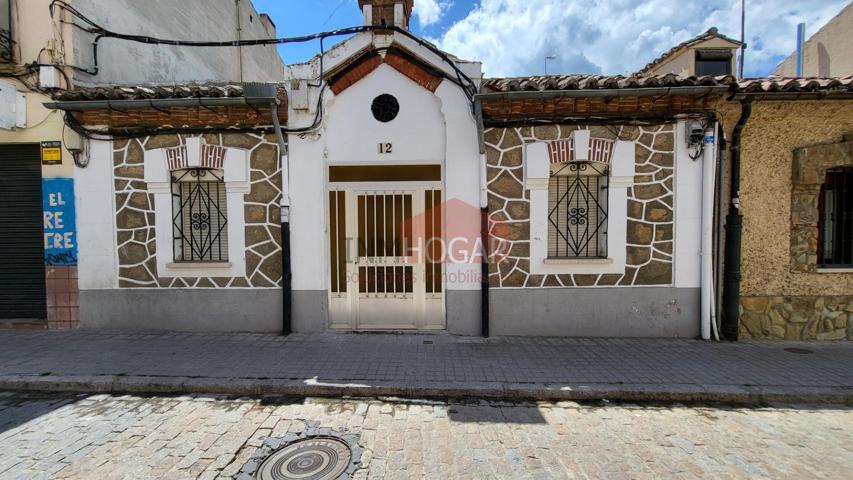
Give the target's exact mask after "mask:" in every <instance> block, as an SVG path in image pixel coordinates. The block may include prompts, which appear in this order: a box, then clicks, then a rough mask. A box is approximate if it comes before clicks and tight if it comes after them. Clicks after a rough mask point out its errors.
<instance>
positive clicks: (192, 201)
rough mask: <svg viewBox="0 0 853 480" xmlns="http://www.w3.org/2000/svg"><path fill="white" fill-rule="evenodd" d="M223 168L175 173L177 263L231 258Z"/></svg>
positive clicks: (173, 206) (173, 226)
mask: <svg viewBox="0 0 853 480" xmlns="http://www.w3.org/2000/svg"><path fill="white" fill-rule="evenodd" d="M224 178H225V177H224V174H223V172H222V171H221V170H212V169H204V168H189V169H184V170H178V171H174V172H172V231H173V251H174V260H175V262H226V261H228V214H227V206H226V203H227V202H226V195H225V180H224Z"/></svg>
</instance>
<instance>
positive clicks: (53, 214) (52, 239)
mask: <svg viewBox="0 0 853 480" xmlns="http://www.w3.org/2000/svg"><path fill="white" fill-rule="evenodd" d="M42 208H43V210H44V263H45V264H46V265H77V212H76V210H75V208H74V180H73V179H70V178H45V179H42Z"/></svg>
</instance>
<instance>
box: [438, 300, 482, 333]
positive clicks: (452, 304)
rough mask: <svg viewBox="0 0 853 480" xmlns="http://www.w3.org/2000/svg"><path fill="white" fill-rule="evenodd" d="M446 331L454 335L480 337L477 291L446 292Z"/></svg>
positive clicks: (480, 324) (479, 310)
mask: <svg viewBox="0 0 853 480" xmlns="http://www.w3.org/2000/svg"><path fill="white" fill-rule="evenodd" d="M445 295H446V296H445V303H446V306H447V331H448V332H449V333H452V334H454V335H481V334H482V332H481V330H482V321H481V316H480V312H481V309H480V291H479V290H448V291H447V293H446V294H445Z"/></svg>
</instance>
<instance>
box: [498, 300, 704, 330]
mask: <svg viewBox="0 0 853 480" xmlns="http://www.w3.org/2000/svg"><path fill="white" fill-rule="evenodd" d="M489 297H490V300H491V301H490V302H489V304H490V308H489V310H490V312H491V315H490V317H491V322H490V323H491V333H492V335H548V336H567V337H568V336H571V337H681V338H693V337H697V336H698V335H699V289H698V288H673V287H648V288H646V287H642V288H634V287H630V288H541V289H540V288H537V289H534V288H524V289H522V288H519V289H492V290H490V291H489Z"/></svg>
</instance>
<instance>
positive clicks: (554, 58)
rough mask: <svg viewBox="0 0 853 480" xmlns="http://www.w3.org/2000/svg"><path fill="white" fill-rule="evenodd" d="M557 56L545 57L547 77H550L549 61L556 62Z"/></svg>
mask: <svg viewBox="0 0 853 480" xmlns="http://www.w3.org/2000/svg"><path fill="white" fill-rule="evenodd" d="M556 59H557V56H556V55H548V56H546V57H545V75H548V60H556Z"/></svg>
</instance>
